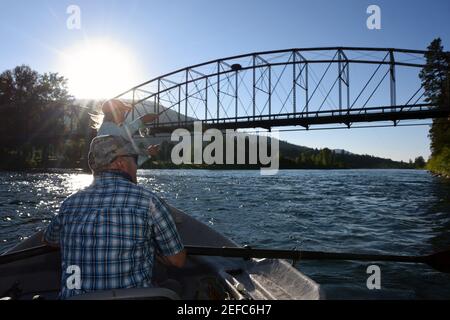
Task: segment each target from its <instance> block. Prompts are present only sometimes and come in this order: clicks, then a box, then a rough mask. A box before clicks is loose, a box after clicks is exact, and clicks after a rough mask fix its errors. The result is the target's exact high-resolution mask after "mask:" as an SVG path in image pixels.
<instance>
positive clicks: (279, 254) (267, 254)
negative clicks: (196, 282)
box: [185, 246, 450, 273]
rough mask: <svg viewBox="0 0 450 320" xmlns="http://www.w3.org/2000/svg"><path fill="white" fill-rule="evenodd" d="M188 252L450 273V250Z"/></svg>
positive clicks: (196, 248) (222, 249) (228, 249)
mask: <svg viewBox="0 0 450 320" xmlns="http://www.w3.org/2000/svg"><path fill="white" fill-rule="evenodd" d="M185 248H186V251H187V254H190V255H201V256H221V257H235V258H244V259H250V258H269V259H292V260H295V261H297V260H305V259H308V260H358V261H392V262H408V263H425V264H428V265H429V266H431V267H433V268H434V269H436V270H438V271H441V272H447V273H450V250H445V251H440V252H437V253H433V254H430V255H424V256H398V255H382V254H357V253H346V252H321V251H299V250H278V249H253V248H248V247H244V248H241V247H199V246H185Z"/></svg>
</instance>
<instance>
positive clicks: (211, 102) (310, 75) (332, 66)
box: [116, 47, 450, 133]
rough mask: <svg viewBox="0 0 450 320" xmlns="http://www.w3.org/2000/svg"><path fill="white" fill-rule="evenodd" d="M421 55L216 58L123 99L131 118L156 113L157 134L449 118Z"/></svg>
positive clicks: (378, 52) (330, 51) (356, 52)
mask: <svg viewBox="0 0 450 320" xmlns="http://www.w3.org/2000/svg"><path fill="white" fill-rule="evenodd" d="M425 53H426V51H422V50H408V49H394V48H360V47H325V48H303V49H301V48H296V49H286V50H277V51H265V52H257V53H250V54H244V55H238V56H232V57H228V58H223V59H217V60H213V61H209V62H205V63H201V64H197V65H193V66H189V67H187V68H183V69H179V70H177V71H174V72H171V73H168V74H165V75H162V76H160V77H157V78H154V79H152V80H150V81H147V82H145V83H142V84H140V85H138V86H136V87H133V88H131V89H130V90H128V91H126V92H124V93H122V94H120V95H119V96H117V97H116V98H120V99H127V100H129V101H131V102H132V105H133V106H134V108H133V110H132V114H131V117H132V119H135V118H137V117H140V116H141V115H143V114H144V113H158V114H159V115H160V116H159V118H158V119H157V120H156V121H154V122H153V123H151V124H148V127H149V128H150V132H152V133H168V132H172V131H173V130H174V129H176V128H186V129H188V130H192V129H193V123H194V121H202V123H203V127H204V128H208V127H214V128H218V129H239V128H265V129H269V130H270V129H271V128H272V127H281V126H302V127H303V128H304V129H309V128H311V126H318V127H320V126H323V125H330V124H333V125H338V126H343V127H348V128H350V127H351V126H352V125H353V124H354V123H360V122H384V121H389V123H390V124H391V125H397V124H398V122H399V121H401V120H417V119H430V118H439V117H448V116H449V115H450V108H448V109H442V108H437V106H434V105H432V104H430V103H427V102H426V101H425V99H424V90H423V87H422V85H421V82H420V79H419V77H418V73H419V72H420V70H421V68H422V67H423V66H424V64H425Z"/></svg>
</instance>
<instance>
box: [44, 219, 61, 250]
mask: <svg viewBox="0 0 450 320" xmlns="http://www.w3.org/2000/svg"><path fill="white" fill-rule="evenodd" d="M60 220H61V214H57V215H56V216H54V217H53V219H52V222H50V224H49V225H48V227H47V229H45V230H44V232H43V234H42V242H44V243H45V244H47V245H49V246H51V247H59V239H60V232H61V221H60Z"/></svg>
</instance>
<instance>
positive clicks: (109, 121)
mask: <svg viewBox="0 0 450 320" xmlns="http://www.w3.org/2000/svg"><path fill="white" fill-rule="evenodd" d="M131 109H132V106H131V105H129V104H127V103H124V102H123V101H121V100H118V99H111V100H107V101H106V102H104V103H103V105H102V112H103V122H102V124H101V125H100V126H99V128H98V129H97V136H102V135H113V136H120V137H122V138H124V139H126V140H128V141H129V142H131V143H132V144H133V146H134V147H135V149H136V150H138V151H139V152H138V154H139V157H138V163H137V164H138V167H140V166H141V165H142V164H143V163H144V162H145V161H147V160H148V159H149V158H151V157H154V156H156V155H157V154H158V153H159V145H150V146H148V148H147V150H146V152H142V151H140V148H139V147H138V146H137V145H136V143H135V142H134V140H133V135H134V134H135V133H136V132H138V131H139V129H141V128H143V127H144V125H145V124H146V123H150V122H152V121H154V120H156V119H157V118H158V115H157V114H153V113H149V114H146V115H144V116H142V117H140V118H138V119H136V120H134V121H132V122H130V123H127V122H125V115H126V113H127V112H129V111H131ZM92 119H93V121H94V122H95V123H96V124H99V122H100V121H99V119H98V117H97V116H93V118H92Z"/></svg>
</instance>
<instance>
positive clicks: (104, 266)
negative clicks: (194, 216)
mask: <svg viewBox="0 0 450 320" xmlns="http://www.w3.org/2000/svg"><path fill="white" fill-rule="evenodd" d="M44 239H45V240H46V241H47V242H49V243H53V244H58V245H59V246H60V247H61V259H62V277H61V280H62V281H61V287H62V288H61V293H60V297H61V298H63V299H66V298H68V297H71V296H74V295H77V294H81V293H86V292H89V291H94V290H107V289H116V288H132V287H149V286H151V285H152V282H151V280H152V269H153V260H154V253H155V250H156V251H157V252H158V253H159V254H161V255H163V256H170V255H175V254H177V253H179V252H180V251H181V250H182V249H183V244H182V242H181V239H180V236H179V234H178V232H177V229H176V226H175V223H174V221H173V219H172V217H171V214H170V211H169V208H167V206H166V205H165V204H164V203H163V202H162V201H161V200H160V199H159V198H158V197H157V196H156V195H155V194H154V193H153V192H151V191H149V190H146V189H144V188H142V187H140V186H137V185H135V184H134V183H132V182H131V181H130V180H129V179H127V177H126V176H125V175H123V174H121V173H118V172H104V173H101V174H99V175H96V176H95V177H94V182H93V183H92V185H90V186H89V187H87V188H86V189H84V190H82V191H79V192H77V193H75V194H73V195H72V196H70V197H69V198H67V199H66V200H65V201H64V202H63V203H62V205H61V208H60V212H59V214H58V215H56V216H55V217H54V218H53V220H52V222H51V223H50V225H49V226H48V228H47V230H46V231H45V234H44ZM71 266H72V267H71ZM73 266H75V268H77V270H79V271H80V274H79V276H80V278H79V280H80V283H79V286H78V288H77V285H76V282H73V274H72V273H73V270H74V269H73V268H74V267H73ZM78 268H79V269H78ZM68 280H69V281H68ZM69 282H70V283H71V285H68V283H69ZM74 284H75V285H74ZM74 287H75V288H74Z"/></svg>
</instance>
